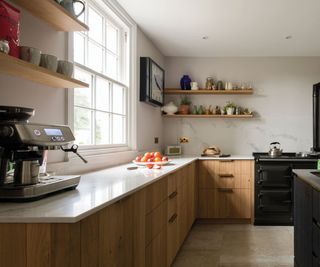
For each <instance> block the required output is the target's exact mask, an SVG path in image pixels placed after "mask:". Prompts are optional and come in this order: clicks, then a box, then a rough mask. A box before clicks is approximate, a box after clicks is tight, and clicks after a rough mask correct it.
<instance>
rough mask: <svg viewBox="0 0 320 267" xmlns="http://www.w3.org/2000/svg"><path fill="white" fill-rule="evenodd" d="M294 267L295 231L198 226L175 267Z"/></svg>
mask: <svg viewBox="0 0 320 267" xmlns="http://www.w3.org/2000/svg"><path fill="white" fill-rule="evenodd" d="M240 266H241V267H293V227H287V226H252V225H211V224H196V225H194V226H193V228H192V230H191V232H190V234H189V236H188V238H187V239H186V241H185V242H184V244H183V246H182V248H181V250H180V252H179V253H178V255H177V257H176V260H175V262H174V264H173V267H240Z"/></svg>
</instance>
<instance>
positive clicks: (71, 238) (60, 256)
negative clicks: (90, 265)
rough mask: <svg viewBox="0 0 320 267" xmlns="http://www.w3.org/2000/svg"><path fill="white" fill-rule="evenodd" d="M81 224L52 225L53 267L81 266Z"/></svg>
mask: <svg viewBox="0 0 320 267" xmlns="http://www.w3.org/2000/svg"><path fill="white" fill-rule="evenodd" d="M80 237H81V235H80V222H79V223H71V224H70V223H68V224H59V223H57V224H51V242H52V243H51V267H79V266H81V255H80V250H81V242H80Z"/></svg>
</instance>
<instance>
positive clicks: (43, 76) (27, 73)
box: [0, 53, 89, 88]
mask: <svg viewBox="0 0 320 267" xmlns="http://www.w3.org/2000/svg"><path fill="white" fill-rule="evenodd" d="M0 72H2V73H6V74H9V75H13V76H17V77H22V78H25V79H27V80H30V81H33V82H37V83H41V84H44V85H47V86H50V87H56V88H80V87H89V85H88V84H86V83H84V82H81V81H78V80H75V79H73V78H69V77H67V76H65V75H62V74H60V73H56V72H53V71H51V70H48V69H46V68H43V67H39V66H36V65H34V64H31V63H28V62H26V61H23V60H21V59H18V58H15V57H12V56H9V55H6V54H4V53H0Z"/></svg>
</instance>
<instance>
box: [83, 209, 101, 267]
mask: <svg viewBox="0 0 320 267" xmlns="http://www.w3.org/2000/svg"><path fill="white" fill-rule="evenodd" d="M99 216H100V212H97V213H96V214H93V215H91V216H89V217H87V218H85V219H83V220H82V221H81V226H80V227H81V267H86V266H90V267H99V253H100V250H99V240H100V227H99V225H100V222H99Z"/></svg>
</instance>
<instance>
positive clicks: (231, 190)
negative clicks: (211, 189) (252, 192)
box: [218, 188, 233, 192]
mask: <svg viewBox="0 0 320 267" xmlns="http://www.w3.org/2000/svg"><path fill="white" fill-rule="evenodd" d="M218 191H220V192H233V189H232V188H218Z"/></svg>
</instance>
